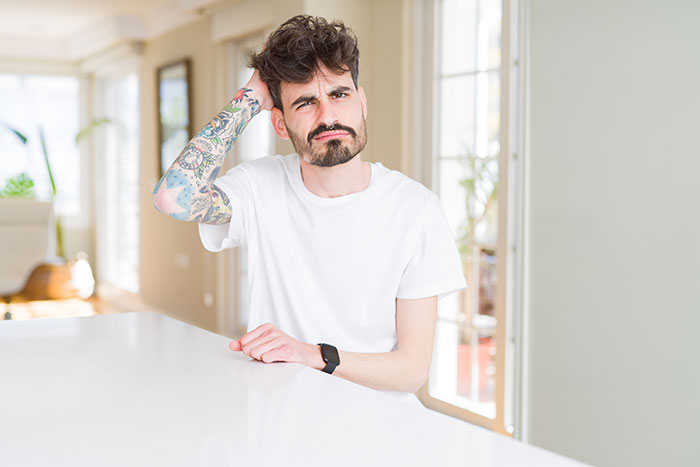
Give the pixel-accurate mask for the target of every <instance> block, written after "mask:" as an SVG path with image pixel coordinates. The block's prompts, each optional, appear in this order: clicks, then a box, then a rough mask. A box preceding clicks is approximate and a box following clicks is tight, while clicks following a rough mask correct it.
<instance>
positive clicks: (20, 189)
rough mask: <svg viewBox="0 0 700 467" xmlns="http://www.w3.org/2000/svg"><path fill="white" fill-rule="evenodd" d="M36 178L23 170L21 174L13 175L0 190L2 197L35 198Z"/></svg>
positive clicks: (0, 196)
mask: <svg viewBox="0 0 700 467" xmlns="http://www.w3.org/2000/svg"><path fill="white" fill-rule="evenodd" d="M35 197H36V194H35V193H34V180H32V178H31V177H30V176H29V175H27V174H26V173H25V172H22V173H21V174H19V175H16V176H14V177H11V178H9V179H8V180H7V182H6V183H5V186H4V187H3V189H2V190H0V198H35Z"/></svg>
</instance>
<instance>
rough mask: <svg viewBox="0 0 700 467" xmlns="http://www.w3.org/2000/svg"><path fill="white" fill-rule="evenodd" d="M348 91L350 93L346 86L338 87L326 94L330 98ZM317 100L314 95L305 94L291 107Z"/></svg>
mask: <svg viewBox="0 0 700 467" xmlns="http://www.w3.org/2000/svg"><path fill="white" fill-rule="evenodd" d="M348 91H352V89H351V88H349V87H348V86H338V87H336V88H333V89H332V90H331V91H330V92H329V93H328V95H329V96H331V95H333V94H338V93H341V92H348ZM317 98H318V97H317V96H316V95H315V94H306V95H304V96H300V97H298V98H297V100H295V101H294V102H292V105H291V107H296V106H297V104H301V103H303V102H311V101H313V100H316V99H317Z"/></svg>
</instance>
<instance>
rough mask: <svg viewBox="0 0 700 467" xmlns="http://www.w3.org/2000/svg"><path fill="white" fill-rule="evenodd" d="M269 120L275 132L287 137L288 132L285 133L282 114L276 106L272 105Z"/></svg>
mask: <svg viewBox="0 0 700 467" xmlns="http://www.w3.org/2000/svg"><path fill="white" fill-rule="evenodd" d="M270 120H271V121H272V127H273V128H274V129H275V133H277V136H279V137H280V138H282V139H289V133H287V127H286V126H285V125H284V114H283V113H282V111H281V110H280V109H278V108H277V107H273V108H272V110H271V111H270Z"/></svg>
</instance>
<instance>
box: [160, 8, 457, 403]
mask: <svg viewBox="0 0 700 467" xmlns="http://www.w3.org/2000/svg"><path fill="white" fill-rule="evenodd" d="M358 59H359V51H358V49H357V39H356V38H355V36H354V34H353V33H352V32H351V31H350V30H349V29H347V28H346V27H345V26H344V25H343V23H342V22H338V21H335V22H331V23H328V22H327V21H326V20H324V19H323V18H314V17H310V16H296V17H294V18H291V19H290V20H288V21H287V22H285V23H284V24H283V25H282V26H280V27H279V29H277V30H276V31H274V32H273V33H272V34H271V35H270V36H269V37H268V39H267V41H266V44H265V47H264V48H263V50H262V51H261V52H260V53H259V54H257V55H254V56H253V57H251V66H252V67H253V68H254V69H255V71H254V73H253V76H252V78H251V79H250V81H249V82H248V84H247V85H246V86H245V87H244V88H242V89H241V90H239V91H238V93H237V94H236V96H235V97H234V98H233V100H232V101H231V103H230V104H229V105H228V106H226V107H225V108H224V110H223V111H222V112H221V113H219V115H217V116H216V117H215V118H214V119H213V120H212V121H211V123H210V124H209V125H207V127H205V128H204V129H203V130H202V131H201V132H200V133H199V134H198V135H197V136H195V137H194V138H193V139H192V141H190V143H189V144H188V145H187V146H186V147H185V149H184V150H183V151H182V153H181V154H180V155H179V156H178V158H177V159H176V161H175V162H174V163H173V165H172V166H171V167H170V168H169V169H168V171H167V172H166V173H165V174H164V175H163V178H162V179H161V180H160V182H159V183H158V185H157V186H156V187H155V190H154V193H153V201H154V204H155V206H156V208H157V209H158V210H160V211H161V212H163V213H166V214H169V215H170V216H172V217H173V218H175V219H179V220H184V221H190V222H198V223H199V232H200V237H201V239H202V242H203V244H204V246H205V248H207V249H208V250H210V251H220V250H222V249H224V248H230V247H236V246H238V247H245V248H247V249H248V260H249V265H248V269H249V284H248V287H249V303H250V310H249V313H250V314H249V324H248V331H249V332H248V333H247V334H246V335H244V336H243V337H242V338H241V339H240V340H237V341H234V342H232V343H231V346H230V347H231V350H234V351H242V352H243V353H245V354H246V355H248V356H249V357H251V358H254V359H256V360H260V361H262V362H265V363H269V362H297V363H301V364H304V365H307V366H310V367H312V368H316V369H319V370H324V371H326V372H327V373H333V374H334V375H337V376H340V377H342V378H345V379H348V380H350V381H354V382H356V383H359V384H363V385H365V386H369V387H372V388H375V389H379V390H384V391H390V392H392V393H395V394H396V395H397V396H399V397H402V398H404V399H407V400H409V401H411V402H415V403H417V398H416V397H415V396H414V395H413V394H410V393H413V392H415V391H416V390H418V389H419V388H420V387H421V386H422V385H423V384H424V383H425V381H426V378H427V376H428V370H429V367H430V361H431V357H432V347H433V334H434V328H435V319H436V311H437V299H438V296H444V295H447V294H448V293H451V292H454V291H457V290H460V289H463V288H464V287H466V283H465V281H464V275H463V272H462V267H461V261H460V258H459V253H458V252H457V249H456V247H455V243H454V239H453V237H452V232H451V229H450V227H449V225H448V223H447V221H446V219H445V215H444V213H443V211H442V208H441V207H440V203H439V199H438V197H437V196H436V195H435V194H434V193H433V192H432V191H430V190H428V189H427V188H425V187H424V186H423V185H422V184H420V183H418V182H416V181H414V180H411V179H410V178H408V177H406V176H405V175H403V174H402V173H400V172H398V171H395V170H389V169H387V168H386V167H384V166H383V165H382V164H381V163H369V162H364V161H362V158H361V151H362V149H363V148H364V147H365V144H366V141H367V132H366V128H365V118H366V116H367V102H366V97H365V93H364V90H363V89H362V87H360V86H358V85H357V79H358ZM261 110H270V111H271V119H272V123H273V126H274V129H275V131H276V133H277V135H279V136H280V137H281V138H283V139H291V141H292V144H293V145H294V148H295V149H296V153H295V154H290V155H288V156H273V157H263V158H259V159H254V160H250V161H246V162H243V163H241V164H239V165H238V166H236V167H234V168H233V169H231V170H229V171H228V172H227V173H226V174H225V175H224V176H222V177H221V178H219V179H218V180H216V183H215V179H216V176H217V174H218V172H219V169H220V168H221V165H222V163H223V160H224V157H225V155H226V152H227V151H228V149H229V148H230V147H231V145H232V144H233V143H234V142H235V140H236V138H237V137H238V135H240V134H241V132H242V131H243V130H244V128H245V126H246V124H247V123H248V122H249V121H250V119H252V118H253V117H254V116H255V115H256V114H257V113H258V112H259V111H261ZM317 343H322V344H323V345H320V346H319V345H317Z"/></svg>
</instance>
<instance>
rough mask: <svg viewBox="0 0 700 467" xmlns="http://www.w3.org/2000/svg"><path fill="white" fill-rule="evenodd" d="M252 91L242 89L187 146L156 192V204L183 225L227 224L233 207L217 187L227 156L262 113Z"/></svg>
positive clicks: (166, 173) (154, 195)
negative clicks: (248, 126)
mask: <svg viewBox="0 0 700 467" xmlns="http://www.w3.org/2000/svg"><path fill="white" fill-rule="evenodd" d="M251 94H252V89H248V88H242V89H240V90H239V91H238V92H237V93H236V95H235V96H234V97H233V99H232V100H231V102H230V103H229V104H228V105H227V106H226V107H224V109H223V110H222V111H221V112H219V114H218V115H217V116H216V117H214V119H213V120H212V121H211V122H210V123H209V124H208V125H207V126H205V127H204V129H202V131H200V132H199V133H198V134H197V135H196V136H195V137H194V138H192V140H191V141H190V142H189V143H188V144H187V146H185V149H183V150H182V152H181V153H180V155H179V156H178V157H177V159H175V162H173V164H172V165H171V166H170V168H169V169H168V170H167V171H166V172H165V174H164V175H163V178H161V179H160V181H159V182H158V184H157V185H156V187H155V189H154V190H153V204H154V205H155V206H156V208H157V209H158V210H159V211H161V212H162V213H164V214H168V215H169V216H171V217H173V218H175V219H177V220H182V221H189V222H200V223H204V224H225V223H227V222H230V221H231V203H230V201H229V199H228V197H227V196H226V194H225V193H224V192H223V191H221V190H220V189H219V188H217V187H216V186H214V180H215V179H216V176H217V174H218V173H219V170H221V166H222V165H223V163H224V158H225V157H226V154H227V153H228V151H229V150H230V149H231V146H232V145H233V143H235V142H236V140H237V139H238V136H239V135H240V134H241V133H242V132H243V130H244V129H245V127H246V125H248V122H249V121H250V120H251V119H252V118H253V117H254V116H255V115H257V114H258V112H260V103H259V102H258V100H257V99H255V97H254V96H252V95H251Z"/></svg>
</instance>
